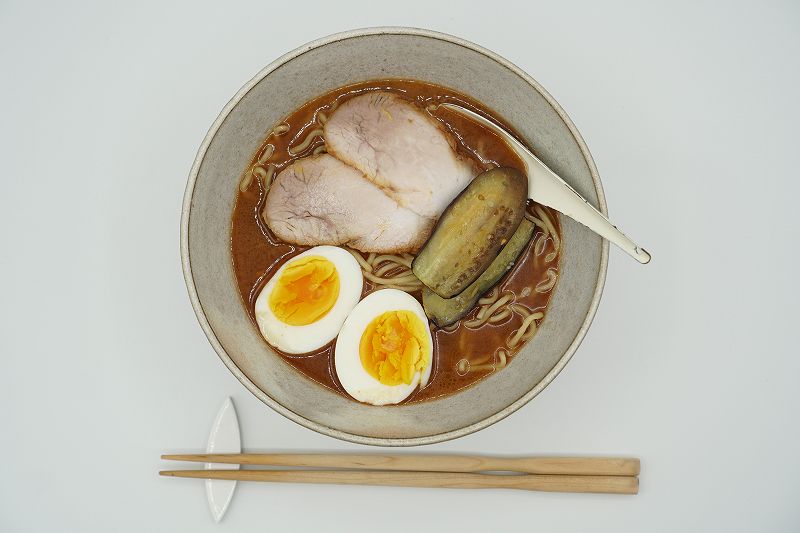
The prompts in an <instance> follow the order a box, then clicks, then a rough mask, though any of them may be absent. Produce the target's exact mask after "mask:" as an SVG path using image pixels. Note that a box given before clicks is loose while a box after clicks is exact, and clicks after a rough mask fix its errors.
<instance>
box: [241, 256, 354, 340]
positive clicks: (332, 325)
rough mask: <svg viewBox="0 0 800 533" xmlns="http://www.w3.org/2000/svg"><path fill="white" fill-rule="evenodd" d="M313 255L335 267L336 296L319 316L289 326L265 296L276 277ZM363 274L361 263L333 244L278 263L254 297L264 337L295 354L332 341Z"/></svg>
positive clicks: (347, 311)
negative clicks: (315, 319)
mask: <svg viewBox="0 0 800 533" xmlns="http://www.w3.org/2000/svg"><path fill="white" fill-rule="evenodd" d="M309 255H317V256H321V257H324V258H325V259H327V260H328V261H330V262H331V263H333V265H334V267H336V272H337V273H338V275H339V296H338V298H337V299H336V302H335V303H334V304H333V307H332V308H331V309H330V311H328V312H327V313H326V314H325V315H324V316H323V317H322V318H320V319H319V320H317V321H316V322H313V323H311V324H307V325H305V326H292V325H290V324H286V323H285V322H282V321H281V320H280V319H279V318H278V317H276V316H275V314H274V313H273V312H272V309H271V308H270V306H269V296H270V294H272V291H273V290H274V289H275V286H276V285H277V282H278V279H280V276H281V274H282V273H283V271H284V270H285V269H286V267H287V266H288V265H290V264H292V263H293V262H294V261H296V260H297V259H299V258H302V257H305V256H309ZM363 286H364V276H363V275H362V273H361V267H360V266H359V264H358V262H357V261H356V260H355V258H354V257H353V256H352V255H350V252H348V251H347V250H343V249H342V248H338V247H336V246H316V247H314V248H311V249H310V250H306V251H305V252H303V253H301V254H298V255H296V256H294V257H293V258H291V259H290V260H289V261H287V262H286V263H285V264H284V265H282V266H281V267H280V268H279V269H278V270H277V271H276V272H275V273H274V274H273V275H272V278H271V279H270V280H269V281H268V282H267V284H266V285H264V288H263V289H261V292H260V293H259V294H258V298H256V305H255V311H256V322H257V323H258V329H259V330H261V334H262V335H263V336H264V338H265V339H266V340H267V342H269V343H270V344H272V345H273V346H275V347H276V348H278V349H279V350H282V351H284V352H286V353H291V354H298V353H307V352H311V351H314V350H316V349H318V348H321V347H323V346H325V345H326V344H327V343H329V342H330V341H332V340H333V339H334V338H335V337H336V335H338V334H339V330H340V329H341V327H342V324H343V323H344V321H345V319H346V318H347V315H348V313H350V311H351V310H352V309H353V308H354V307H355V305H356V304H357V303H358V300H359V299H360V298H361V291H362V289H363Z"/></svg>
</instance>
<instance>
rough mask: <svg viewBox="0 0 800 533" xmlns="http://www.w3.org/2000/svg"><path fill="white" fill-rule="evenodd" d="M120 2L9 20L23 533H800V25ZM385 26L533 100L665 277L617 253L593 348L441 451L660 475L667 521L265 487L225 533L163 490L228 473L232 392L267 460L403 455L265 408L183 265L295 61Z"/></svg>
mask: <svg viewBox="0 0 800 533" xmlns="http://www.w3.org/2000/svg"><path fill="white" fill-rule="evenodd" d="M110 4H111V3H108V4H105V3H98V4H96V5H88V4H83V5H75V6H67V5H66V3H55V2H54V3H53V5H50V6H46V5H44V4H39V5H37V3H34V2H30V3H28V2H8V1H4V2H2V3H0V80H2V81H0V101H1V102H2V108H3V111H2V118H0V155H2V157H1V158H0V164H1V165H2V167H1V168H2V177H0V179H1V180H2V181H1V182H0V183H2V186H1V187H0V232H2V241H1V242H2V252H1V253H0V274H2V280H3V281H2V287H3V289H2V292H1V293H0V323H1V324H2V330H1V333H0V354H1V355H2V359H0V360H1V361H2V362H0V400H2V409H1V410H0V413H2V414H0V417H1V418H0V457H2V460H3V463H4V467H3V469H2V480H0V531H3V532H16V531H42V532H50V531H80V532H93V531H103V532H104V531H171V532H177V531H187V532H188V531H190V532H200V531H272V532H277V531H382V532H387V533H388V532H391V531H398V532H399V531H413V530H420V529H421V530H431V531H433V530H438V531H487V530H491V531H534V530H536V531H576V532H578V531H580V532H583V531H614V532H622V531H704V532H705V531H726V532H732V531H798V529H800V459H799V457H800V454H798V450H800V433H799V431H800V430H799V429H798V421H800V394H799V393H798V391H800V387H798V377H800V357H798V350H797V344H796V341H795V339H796V333H797V329H798V324H797V319H798V315H799V313H798V308H797V299H798V296H800V294H799V291H798V281H797V272H798V259H800V254H798V251H797V250H798V248H797V247H798V238H800V223H798V221H797V218H796V215H795V212H796V206H797V205H798V193H800V188H799V187H798V171H797V165H798V161H800V159H798V147H797V142H798V130H797V122H798V118H800V106H798V99H797V95H798V94H800V92H799V91H800V90H799V89H798V87H800V75H799V74H798V70H799V68H798V65H800V62H798V57H800V4H798V3H797V2H791V1H787V2H764V3H763V4H762V5H758V6H757V5H756V4H757V3H756V2H753V3H751V4H744V3H733V4H732V3H718V4H717V5H712V4H710V3H706V2H700V3H698V2H676V1H674V0H673V1H669V2H663V3H661V4H652V3H650V4H648V5H647V6H646V7H645V6H642V5H640V6H636V5H634V4H633V3H630V4H628V3H611V4H606V5H604V6H603V7H600V6H599V5H594V3H586V4H583V5H579V4H573V3H563V2H543V3H538V4H537V5H534V4H530V5H528V7H525V8H524V9H521V10H516V9H512V7H511V5H510V4H505V3H503V2H498V1H494V2H480V3H474V4H473V5H472V6H471V7H469V8H466V7H457V5H458V4H457V3H455V2H433V1H430V0H428V1H424V2H414V1H404V2H401V3H390V2H380V3H378V4H372V5H369V4H367V3H365V4H364V5H362V6H358V5H356V4H355V3H352V2H344V1H341V0H340V1H338V2H326V3H325V4H324V7H322V6H321V7H315V8H313V9H312V8H311V7H310V6H311V5H312V4H311V3H310V2H302V3H301V2H280V3H276V2H265V1H257V2H251V3H248V4H240V5H236V6H234V4H233V3H228V2H218V3H217V5H216V6H200V5H199V4H198V5H196V4H195V3H193V2H185V3H183V4H182V5H170V6H167V5H166V4H165V5H161V3H158V2H154V3H150V4H148V5H146V6H145V5H144V4H142V3H140V2H128V3H126V4H125V5H117V6H112V5H110ZM270 4H277V5H270ZM290 6H293V7H290ZM486 6H488V8H487V7H486ZM298 15H303V16H298ZM376 25H409V26H423V27H428V28H431V29H435V30H440V31H444V32H448V33H452V34H456V35H459V36H461V37H464V38H466V39H469V40H472V41H474V42H476V43H479V44H482V45H484V46H486V47H488V48H491V49H493V50H495V51H497V52H498V53H500V54H502V55H504V56H506V57H507V58H509V59H510V60H512V61H513V62H515V63H516V64H518V65H519V66H521V67H522V68H523V69H525V70H526V71H528V72H529V73H530V74H531V75H533V76H534V77H535V78H536V79H537V80H538V81H539V82H541V83H542V84H543V85H544V86H545V87H546V88H547V89H548V90H549V91H550V92H551V93H552V94H553V95H554V96H555V98H556V99H557V100H558V101H559V102H560V103H561V104H562V106H563V107H564V108H565V109H566V110H567V112H568V113H569V114H570V116H571V117H572V118H573V120H574V121H575V123H576V124H577V125H578V128H579V129H580V130H581V132H582V134H583V136H584V137H585V139H586V141H587V143H588V145H589V147H590V149H591V151H592V154H593V155H594V157H595V160H596V162H597V166H598V167H599V169H600V174H601V176H602V178H603V183H604V186H605V190H606V194H607V197H608V201H609V206H610V212H611V214H612V217H613V219H614V220H615V221H616V222H617V223H618V224H620V226H621V227H623V228H625V229H627V230H628V231H629V233H630V234H631V235H632V236H634V237H635V238H637V239H639V240H640V241H641V243H642V244H643V245H645V246H646V247H647V248H648V249H650V250H651V251H652V252H653V255H654V258H655V259H654V260H653V262H652V264H651V265H650V266H648V267H641V266H639V265H638V264H636V263H634V262H633V261H632V260H630V259H629V258H627V257H625V256H624V255H623V254H622V253H621V252H620V251H619V250H615V249H612V251H611V260H610V268H609V275H608V282H607V285H606V290H605V294H604V296H603V301H602V303H601V306H600V310H599V312H598V314H597V318H596V320H595V322H594V325H593V326H592V328H591V330H590V332H589V334H588V336H587V337H586V340H585V341H584V343H583V345H582V346H581V348H580V350H579V351H578V353H577V354H576V356H575V358H574V359H573V360H572V362H570V364H569V365H568V366H567V367H566V369H565V370H564V372H562V374H561V375H560V376H559V377H558V378H557V379H556V380H555V382H554V383H553V384H552V385H550V387H548V388H547V389H546V390H545V391H544V392H543V393H542V394H541V395H540V396H539V397H537V398H536V399H535V400H534V401H533V402H531V403H530V404H529V405H527V406H525V407H524V408H523V409H521V410H520V411H519V412H517V413H516V414H514V415H512V416H511V417H509V418H507V419H506V420H503V421H502V422H500V423H498V424H496V425H495V426H493V427H490V428H488V429H485V430H483V431H481V432H479V433H477V434H474V435H472V436H469V437H465V438H462V439H459V440H456V441H453V442H449V443H445V444H440V445H436V446H430V447H428V448H426V449H419V450H416V451H420V452H422V451H430V452H450V451H453V452H455V451H458V452H480V453H497V454H534V453H541V454H548V453H558V454H569V453H573V454H621V455H635V456H639V457H641V459H642V469H643V470H642V472H643V473H642V478H641V493H640V494H639V495H638V496H635V497H615V496H602V495H569V494H537V493H523V492H510V491H509V492H502V491H500V492H497V491H488V492H482V491H456V490H423V489H393V488H379V489H375V488H362V487H344V488H339V487H330V486H322V487H315V486H301V485H285V486H271V485H267V484H262V485H259V484H250V485H241V484H240V486H239V487H238V489H237V494H236V495H235V497H234V501H233V503H232V505H231V508H230V510H229V512H228V515H227V516H226V517H225V519H224V521H223V522H222V523H221V524H220V525H218V526H217V525H214V524H213V523H212V521H211V519H210V516H209V512H208V510H207V508H206V503H205V495H204V488H203V485H202V483H200V482H195V481H193V480H176V479H164V478H159V477H158V476H157V475H156V471H157V470H158V469H159V468H161V467H162V466H163V464H162V462H161V461H160V460H159V454H161V453H163V452H165V451H168V450H198V451H199V450H202V449H203V447H204V446H205V442H206V438H207V436H208V431H209V427H210V424H211V422H212V419H213V417H214V415H215V413H216V411H217V409H218V407H219V406H220V404H221V402H222V400H223V399H224V398H225V397H226V396H231V397H232V398H233V400H234V403H235V404H236V407H237V409H238V411H239V415H240V421H241V424H242V438H243V444H244V446H245V448H246V449H248V450H265V449H277V450H305V451H317V450H342V451H360V452H363V451H378V450H367V449H366V448H365V447H361V446H356V445H351V444H347V443H344V442H338V441H336V440H333V439H331V438H328V437H324V436H321V435H318V434H316V433H313V432H311V431H309V430H307V429H304V428H302V427H300V426H298V425H295V424H293V423H292V422H289V421H287V420H285V419H283V418H282V417H281V416H279V415H277V414H275V413H273V412H272V411H270V410H269V409H268V408H267V407H266V406H264V405H262V404H261V403H260V402H259V401H258V400H256V399H255V398H254V397H253V396H251V395H250V393H248V392H247V391H246V390H245V389H244V387H243V386H241V385H240V384H239V382H237V381H236V379H235V378H234V377H233V376H232V375H231V374H230V373H229V372H228V371H227V370H226V369H225V367H224V366H223V365H222V363H221V362H220V360H219V359H218V358H217V356H216V355H215V354H214V352H213V350H212V349H211V347H210V346H209V344H208V343H207V341H206V339H205V337H204V336H203V333H202V332H201V330H200V328H199V326H198V325H197V323H196V321H195V317H194V314H193V313H192V310H191V307H190V305H189V301H188V298H187V295H186V289H185V287H184V283H183V278H182V275H181V269H180V262H179V255H178V221H179V211H180V205H181V197H182V194H183V189H184V184H185V181H186V176H187V174H188V171H189V167H190V165H191V163H192V160H193V159H194V156H195V151H196V150H197V147H198V146H199V144H200V142H201V140H202V138H203V136H204V135H205V133H206V130H207V128H208V127H209V125H210V124H211V123H212V121H213V120H214V118H215V117H216V116H217V114H218V112H219V111H220V109H221V108H222V106H223V105H224V104H225V103H226V102H227V100H228V99H229V98H230V97H231V96H232V95H233V94H234V93H235V92H236V91H237V89H238V88H239V87H240V86H241V85H242V84H243V83H244V82H245V81H247V80H248V79H249V78H250V77H251V76H253V75H254V74H255V73H256V72H258V71H259V70H260V69H261V68H262V67H263V66H264V65H266V64H267V63H269V62H270V61H272V60H273V59H274V58H276V57H277V56H279V55H281V54H282V53H284V52H286V51H288V50H290V49H292V48H295V47H297V46H299V45H301V44H303V43H305V42H307V41H309V40H312V39H314V38H316V37H320V36H322V35H326V34H329V33H333V32H336V31H340V30H345V29H349V28H355V27H364V26H376Z"/></svg>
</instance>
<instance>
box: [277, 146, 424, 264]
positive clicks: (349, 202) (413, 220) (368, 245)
mask: <svg viewBox="0 0 800 533" xmlns="http://www.w3.org/2000/svg"><path fill="white" fill-rule="evenodd" d="M264 219H265V221H266V222H267V225H268V226H269V227H270V229H271V230H272V231H273V233H275V236H276V237H278V238H279V239H281V240H283V241H286V242H290V243H295V244H301V245H308V246H313V245H318V244H331V245H348V246H351V247H353V248H355V249H357V250H361V251H363V252H383V253H401V252H415V251H416V250H417V249H418V248H419V247H420V246H421V245H422V244H423V243H424V242H425V240H426V239H427V238H428V235H429V234H430V232H431V230H432V228H433V224H434V222H435V221H434V219H431V218H427V217H422V216H420V215H418V214H417V213H415V212H414V211H412V210H410V209H407V208H405V207H402V206H401V205H399V204H398V203H397V202H396V201H395V200H394V199H393V198H391V197H389V196H387V195H386V194H384V191H382V190H381V189H380V188H378V187H377V186H376V185H375V184H374V183H373V182H371V181H370V180H368V179H366V178H365V177H364V174H363V173H362V172H361V171H359V170H357V169H355V168H353V167H352V166H350V165H347V164H345V163H343V162H342V161H340V160H338V159H336V158H335V157H333V156H331V155H328V154H320V155H315V156H310V157H305V158H303V159H298V160H297V161H295V162H294V163H292V164H291V165H289V166H288V167H286V168H285V169H284V170H282V171H281V172H280V173H279V174H278V175H277V176H276V177H275V180H274V181H273V183H272V186H271V187H270V191H269V194H268V195H267V201H266V204H265V206H264Z"/></svg>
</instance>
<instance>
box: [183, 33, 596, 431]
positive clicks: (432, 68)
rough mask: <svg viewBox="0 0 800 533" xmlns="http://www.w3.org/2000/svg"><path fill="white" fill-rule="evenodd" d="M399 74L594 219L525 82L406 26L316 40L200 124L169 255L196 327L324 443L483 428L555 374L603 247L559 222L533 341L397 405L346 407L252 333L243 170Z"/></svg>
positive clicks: (582, 319) (589, 306)
mask: <svg viewBox="0 0 800 533" xmlns="http://www.w3.org/2000/svg"><path fill="white" fill-rule="evenodd" d="M385 78H398V79H415V80H420V81H425V82H430V83H434V84H437V85H440V86H445V87H449V88H452V89H455V90H456V91H459V92H461V93H464V94H466V95H468V96H470V97H472V98H474V99H475V100H478V101H480V102H482V103H483V104H484V105H485V106H486V107H488V108H490V109H492V110H493V111H494V112H495V113H496V115H497V116H499V117H502V118H503V120H504V121H505V122H506V123H507V124H509V125H510V126H511V127H512V128H513V129H514V130H515V131H516V132H517V133H518V135H520V136H521V137H522V140H523V141H524V142H525V143H526V144H527V145H528V146H530V147H532V149H533V150H534V151H535V152H536V154H537V155H538V156H539V157H540V159H541V160H542V161H544V162H545V163H546V164H547V165H548V166H549V167H550V168H551V169H553V170H554V171H555V172H556V173H558V174H559V175H560V176H561V177H563V178H564V179H565V180H566V181H567V182H568V183H569V184H570V185H572V186H573V187H574V188H575V189H576V190H577V191H578V192H579V193H580V194H581V195H583V197H584V198H586V199H588V200H589V202H590V203H592V204H593V205H594V206H596V207H597V208H598V209H600V210H601V211H602V212H603V213H605V212H606V204H605V199H604V196H603V191H602V186H601V184H600V179H599V176H598V173H597V169H596V168H595V165H594V162H593V161H592V158H591V155H590V154H589V150H588V149H587V147H586V145H585V143H584V141H583V139H582V138H581V136H580V134H579V133H578V131H577V129H576V128H575V125H574V124H573V123H572V121H571V120H570V119H569V118H568V117H567V115H566V114H565V113H564V111H563V110H562V109H561V107H560V106H559V105H558V104H557V103H556V101H555V100H554V99H553V98H552V97H551V96H550V95H549V94H548V93H547V92H546V91H545V90H544V89H543V88H542V87H541V86H540V85H539V84H538V83H537V82H536V81H535V80H534V79H533V78H531V77H530V76H529V75H527V74H526V73H525V72H523V71H522V70H520V69H519V68H518V67H516V66H514V65H513V64H511V63H510V62H508V61H507V60H505V59H503V58H502V57H500V56H498V55H497V54H495V53H493V52H490V51H489V50H486V49H484V48H481V47H480V46H477V45H475V44H472V43H470V42H467V41H464V40H462V39H459V38H456V37H452V36H449V35H444V34H441V33H435V32H431V31H427V30H420V29H412V28H370V29H364V30H355V31H349V32H345V33H340V34H336V35H332V36H330V37H326V38H323V39H320V40H317V41H314V42H312V43H309V44H307V45H304V46H302V47H300V48H298V49H297V50H294V51H292V52H289V53H288V54H286V55H284V56H283V57H281V58H279V59H278V60H276V61H275V62H273V63H272V64H270V65H268V66H267V67H266V68H264V69H263V70H262V71H261V72H259V73H258V74H257V75H256V76H255V77H254V78H253V79H252V80H250V81H249V82H248V83H247V84H246V85H245V86H244V87H242V89H241V90H240V91H239V92H238V93H237V94H236V95H235V96H234V97H233V99H232V100H231V101H230V102H229V103H228V105H227V106H225V108H224V109H223V110H222V113H221V114H220V116H219V117H218V118H217V120H216V121H215V122H214V124H213V125H212V126H211V129H210V130H209V133H208V135H207V136H206V138H205V140H204V141H203V143H202V145H201V147H200V150H199V152H198V154H197V158H196V160H195V162H194V165H193V167H192V170H191V173H190V175H189V182H188V185H187V188H186V195H185V198H184V204H183V213H182V220H181V257H182V262H183V271H184V275H185V278H186V284H187V287H188V290H189V297H190V299H191V302H192V305H193V307H194V310H195V312H196V314H197V318H198V320H199V322H200V325H201V326H202V328H203V331H204V332H205V334H206V336H207V337H208V339H209V341H210V342H211V345H212V346H213V347H214V349H215V350H216V352H217V354H218V355H219V357H220V358H221V359H222V361H223V362H224V363H225V365H226V366H227V367H228V368H229V369H230V371H231V372H233V374H234V375H235V376H236V377H237V378H238V379H239V381H241V382H242V384H243V385H244V386H245V387H247V389H248V390H250V392H252V393H253V394H254V395H255V396H256V397H258V398H259V399H260V400H261V401H263V402H264V403H265V404H267V405H268V406H270V407H271V408H272V409H274V410H275V411H277V412H279V413H280V414H282V415H284V416H285V417H287V418H289V419H291V420H293V421H295V422H297V423H298V424H301V425H303V426H305V427H307V428H310V429H313V430H314V431H318V432H320V433H323V434H325V435H329V436H331V437H335V438H339V439H343V440H347V441H352V442H357V443H362V444H371V445H382V446H412V445H420V444H431V443H435V442H440V441H444V440H448V439H453V438H456V437H460V436H463V435H467V434H469V433H471V432H474V431H477V430H479V429H482V428H485V427H487V426H489V425H491V424H493V423H494V422H497V421H498V420H501V419H502V418H504V417H506V416H508V415H509V414H511V413H513V412H514V411H516V410H517V409H519V408H520V407H521V406H523V405H524V404H525V403H527V402H528V401H530V400H531V399H532V398H534V397H535V396H536V395H537V394H538V393H539V392H541V391H542V390H543V389H544V388H545V387H546V386H547V385H548V384H549V383H550V382H551V381H552V380H553V379H554V378H555V377H556V375H557V374H558V373H559V372H560V371H561V369H563V368H564V366H565V365H566V364H567V362H568V361H569V360H570V358H571V357H572V355H573V354H574V353H575V350H576V349H577V348H578V345H579V344H580V342H581V340H582V339H583V337H584V335H585V334H586V331H587V329H588V327H589V325H590V323H591V321H592V318H593V317H594V314H595V311H596V309H597V306H598V303H599V300H600V296H601V293H602V288H603V283H604V280H605V273H606V267H607V263H608V244H607V242H605V241H604V240H603V239H601V238H600V237H598V236H597V235H595V234H594V233H592V232H590V231H589V230H587V229H586V228H584V227H583V226H581V225H580V224H578V223H576V222H574V221H572V220H570V219H568V218H566V217H564V216H561V233H562V235H561V237H562V241H563V243H562V249H561V263H560V279H559V281H558V284H557V286H556V288H555V289H554V292H553V295H552V299H551V301H550V304H549V307H548V311H547V315H546V317H545V319H544V321H543V322H542V324H541V326H540V327H539V330H538V332H537V333H536V336H535V337H534V338H533V339H532V341H531V342H529V343H527V344H526V345H525V346H524V348H523V349H522V350H521V351H520V352H519V353H518V354H517V355H516V356H515V357H514V358H513V359H512V360H511V361H510V363H509V364H508V366H507V368H505V369H503V370H502V371H501V372H495V373H493V374H491V375H490V376H489V377H488V378H486V379H483V380H482V381H480V382H478V383H477V384H476V385H474V386H472V387H470V388H468V389H465V390H462V391H459V392H457V393H454V394H451V395H449V396H445V397H442V398H437V399H433V400H429V401H425V402H419V403H413V404H408V405H403V404H400V405H396V406H382V407H376V406H371V405H365V404H360V403H357V402H355V401H353V400H351V399H348V398H346V397H344V396H342V395H340V394H337V393H335V392H333V391H331V390H329V389H327V388H325V387H322V386H321V385H319V384H317V383H315V382H313V381H311V380H310V379H308V378H306V377H305V376H303V375H302V374H300V373H299V372H298V371H297V370H295V369H294V368H293V367H291V366H290V365H289V364H288V363H286V362H285V361H284V360H283V358H282V357H281V356H279V355H278V354H277V353H276V352H274V351H273V350H272V349H271V348H270V347H269V345H268V344H267V343H266V342H265V341H264V339H263V338H262V337H261V335H260V333H259V331H258V328H257V327H256V325H255V324H254V323H253V321H252V320H251V319H250V317H249V315H248V313H247V310H246V309H245V307H244V304H243V302H242V300H241V298H240V295H239V292H238V289H237V285H236V279H235V275H234V271H233V264H232V260H231V250H230V244H231V237H230V236H231V215H232V212H233V208H234V203H235V201H236V196H237V186H238V183H239V180H240V178H241V175H242V172H243V171H244V170H245V169H246V168H247V167H248V164H249V162H250V160H251V158H252V157H253V154H254V153H255V151H256V150H257V149H258V148H259V146H260V144H261V143H262V141H263V139H264V137H265V135H266V134H267V133H268V132H269V131H270V130H271V129H272V128H273V126H274V125H275V124H276V123H278V122H279V121H281V120H282V119H283V118H284V117H286V116H287V115H289V114H290V113H291V112H292V111H293V110H294V109H296V108H298V107H299V106H301V105H302V104H304V103H305V102H307V101H309V100H311V99H313V98H315V97H317V96H319V95H321V94H324V93H327V92H329V91H331V90H333V89H335V88H338V87H341V86H344V85H350V84H353V83H357V82H362V81H367V80H373V79H385Z"/></svg>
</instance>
